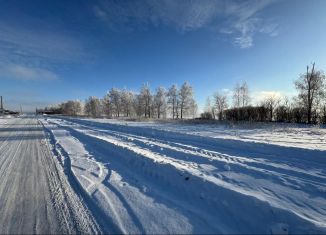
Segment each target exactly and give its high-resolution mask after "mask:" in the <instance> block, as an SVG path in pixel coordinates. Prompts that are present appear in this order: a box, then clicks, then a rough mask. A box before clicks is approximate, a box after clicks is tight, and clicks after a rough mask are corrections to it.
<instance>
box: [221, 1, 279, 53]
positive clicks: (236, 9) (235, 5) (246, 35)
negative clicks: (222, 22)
mask: <svg viewBox="0 0 326 235" xmlns="http://www.w3.org/2000/svg"><path fill="white" fill-rule="evenodd" d="M276 1H277V0H265V1H261V0H249V1H242V2H234V1H228V3H227V4H226V5H225V15H226V17H227V19H228V20H227V24H226V26H225V28H223V29H222V30H221V31H220V32H221V33H224V32H225V31H226V32H228V34H232V35H236V36H235V38H234V43H235V44H236V45H238V46H240V47H241V48H249V47H251V46H253V41H254V40H253V38H254V35H255V34H256V33H258V32H259V33H264V34H267V35H269V36H276V35H277V34H278V24H277V23H276V22H273V21H272V20H271V19H266V18H264V17H263V16H262V15H261V14H260V13H261V11H262V10H264V9H265V8H267V7H268V6H270V5H271V4H273V3H275V2H276Z"/></svg>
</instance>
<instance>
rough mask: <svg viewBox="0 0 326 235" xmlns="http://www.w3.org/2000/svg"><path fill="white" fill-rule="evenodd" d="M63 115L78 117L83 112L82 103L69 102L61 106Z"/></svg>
mask: <svg viewBox="0 0 326 235" xmlns="http://www.w3.org/2000/svg"><path fill="white" fill-rule="evenodd" d="M60 106H61V110H62V113H63V114H65V115H69V116H77V114H78V113H80V112H81V103H80V101H78V100H76V101H74V100H68V101H66V102H64V103H62V104H61V105H60Z"/></svg>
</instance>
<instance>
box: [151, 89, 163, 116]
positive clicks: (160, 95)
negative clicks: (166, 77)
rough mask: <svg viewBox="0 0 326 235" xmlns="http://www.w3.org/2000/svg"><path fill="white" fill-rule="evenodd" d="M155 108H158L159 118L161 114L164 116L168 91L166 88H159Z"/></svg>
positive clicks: (155, 98)
mask: <svg viewBox="0 0 326 235" xmlns="http://www.w3.org/2000/svg"><path fill="white" fill-rule="evenodd" d="M154 106H155V108H156V113H157V118H161V114H164V113H165V109H166V91H165V89H164V87H159V88H157V90H156V94H155V97H154Z"/></svg>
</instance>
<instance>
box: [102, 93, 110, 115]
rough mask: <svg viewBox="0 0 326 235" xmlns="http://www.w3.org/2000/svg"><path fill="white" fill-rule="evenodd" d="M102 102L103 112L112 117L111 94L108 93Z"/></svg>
mask: <svg viewBox="0 0 326 235" xmlns="http://www.w3.org/2000/svg"><path fill="white" fill-rule="evenodd" d="M101 103H102V111H103V113H104V114H105V115H106V116H107V117H109V118H111V117H112V108H111V100H110V97H109V94H106V95H105V96H104V97H103V99H102V100H101Z"/></svg>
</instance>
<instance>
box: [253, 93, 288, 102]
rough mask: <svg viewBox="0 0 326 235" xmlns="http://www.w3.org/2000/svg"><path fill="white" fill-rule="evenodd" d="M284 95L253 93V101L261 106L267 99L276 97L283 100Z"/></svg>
mask: <svg viewBox="0 0 326 235" xmlns="http://www.w3.org/2000/svg"><path fill="white" fill-rule="evenodd" d="M284 95H285V94H284V93H282V92H280V91H254V92H252V101H253V103H256V104H259V103H261V102H262V101H263V100H264V99H266V98H270V97H274V98H275V99H281V98H282V97H284Z"/></svg>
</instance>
